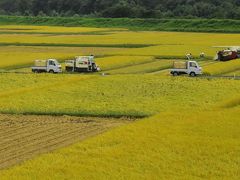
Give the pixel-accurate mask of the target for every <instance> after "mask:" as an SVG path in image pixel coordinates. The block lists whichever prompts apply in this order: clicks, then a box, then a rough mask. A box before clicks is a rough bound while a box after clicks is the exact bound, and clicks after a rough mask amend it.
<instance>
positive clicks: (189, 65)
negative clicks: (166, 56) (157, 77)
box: [170, 61, 202, 77]
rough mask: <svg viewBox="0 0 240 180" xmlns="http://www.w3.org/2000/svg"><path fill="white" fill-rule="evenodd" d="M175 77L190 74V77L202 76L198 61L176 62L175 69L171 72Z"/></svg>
mask: <svg viewBox="0 0 240 180" xmlns="http://www.w3.org/2000/svg"><path fill="white" fill-rule="evenodd" d="M170 73H171V74H172V75H173V76H179V75H181V74H188V75H189V76H192V77H194V76H197V75H200V74H202V68H201V67H200V66H199V64H198V63H197V62H196V61H186V62H183V61H174V62H173V69H171V70H170Z"/></svg>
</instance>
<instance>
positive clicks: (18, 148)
mask: <svg viewBox="0 0 240 180" xmlns="http://www.w3.org/2000/svg"><path fill="white" fill-rule="evenodd" d="M129 122H130V121H129V120H128V119H112V118H93V117H86V118H85V117H72V116H29V115H28V116H25V115H0V169H4V168H8V167H11V166H13V165H16V164H19V163H21V162H23V161H25V160H28V159H31V158H33V157H35V156H37V155H40V154H42V153H47V152H51V151H53V150H56V149H58V148H62V147H65V146H68V145H71V144H73V143H76V142H79V141H81V140H84V139H87V138H89V137H92V136H95V135H97V134H100V133H103V132H105V131H107V130H109V129H111V128H113V127H117V126H120V125H123V124H125V123H129Z"/></svg>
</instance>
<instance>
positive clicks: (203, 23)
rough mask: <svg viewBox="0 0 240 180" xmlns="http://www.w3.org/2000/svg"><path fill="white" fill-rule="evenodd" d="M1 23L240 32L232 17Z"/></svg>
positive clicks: (0, 20) (10, 20) (4, 19)
mask: <svg viewBox="0 0 240 180" xmlns="http://www.w3.org/2000/svg"><path fill="white" fill-rule="evenodd" d="M0 24H22V25H54V26H56V25H59V26H85V27H117V28H128V29H131V30H148V31H150V30H154V31H191V32H228V33H239V32H240V21H239V20H230V19H128V18H69V17H68V18H64V17H19V16H0Z"/></svg>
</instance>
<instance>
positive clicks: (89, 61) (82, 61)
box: [65, 56, 100, 72]
mask: <svg viewBox="0 0 240 180" xmlns="http://www.w3.org/2000/svg"><path fill="white" fill-rule="evenodd" d="M65 69H66V71H67V72H98V71H100V68H99V67H98V66H97V64H96V63H95V60H94V56H76V57H75V59H74V60H67V61H65Z"/></svg>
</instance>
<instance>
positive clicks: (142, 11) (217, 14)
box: [0, 0, 240, 19]
mask: <svg viewBox="0 0 240 180" xmlns="http://www.w3.org/2000/svg"><path fill="white" fill-rule="evenodd" d="M0 14H1V15H23V16H67V17H68V16H71V17H72V16H76V17H77V16H81V17H111V18H119V17H129V18H175V17H179V18H228V19H240V0H224V1H222V0H0Z"/></svg>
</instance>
